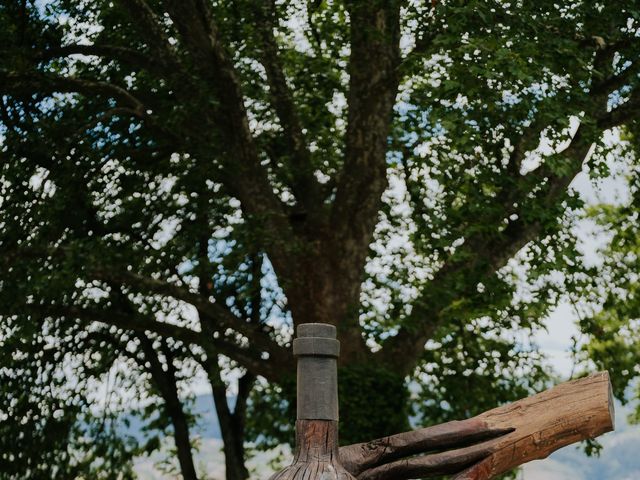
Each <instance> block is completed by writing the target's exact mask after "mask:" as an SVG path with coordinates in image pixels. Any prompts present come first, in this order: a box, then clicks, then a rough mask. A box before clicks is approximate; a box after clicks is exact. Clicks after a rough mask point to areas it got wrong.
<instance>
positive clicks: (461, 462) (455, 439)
mask: <svg viewBox="0 0 640 480" xmlns="http://www.w3.org/2000/svg"><path fill="white" fill-rule="evenodd" d="M613 427H614V413H613V400H612V395H611V385H610V382H609V375H608V373H606V372H602V373H597V374H594V375H591V376H589V377H586V378H582V379H579V380H574V381H571V382H567V383H564V384H561V385H558V386H557V387H554V388H552V389H549V390H547V391H545V392H542V393H540V394H538V395H534V396H532V397H529V398H525V399H523V400H519V401H517V402H514V403H512V404H509V405H505V406H502V407H498V408H495V409H493V410H490V411H488V412H485V413H483V414H481V415H479V416H477V417H474V418H472V419H469V420H463V421H459V422H449V423H445V424H442V425H437V426H435V427H430V428H423V429H420V430H416V431H412V432H406V433H401V434H398V435H392V436H390V437H385V438H381V439H378V440H374V441H372V442H367V443H362V444H357V445H350V446H348V447H343V448H341V449H340V457H341V460H342V462H343V465H344V466H345V468H347V470H349V471H350V472H351V473H352V474H353V475H354V476H356V477H357V478H358V480H382V479H394V480H402V479H408V478H418V477H423V478H424V477H430V476H439V475H443V474H456V473H457V474H458V475H457V476H456V477H454V478H455V480H487V479H490V478H494V477H495V476H497V475H499V474H501V473H504V472H507V471H509V470H511V469H513V468H515V467H517V466H519V465H522V464H524V463H526V462H529V461H531V460H536V459H540V458H545V457H547V456H548V455H549V454H550V453H552V452H554V451H555V450H557V449H559V448H561V447H564V446H566V445H569V444H571V443H575V442H579V441H581V440H586V439H588V438H594V437H597V436H598V435H601V434H603V433H605V432H608V431H611V430H613ZM442 450H447V451H444V452H443V451H442Z"/></svg>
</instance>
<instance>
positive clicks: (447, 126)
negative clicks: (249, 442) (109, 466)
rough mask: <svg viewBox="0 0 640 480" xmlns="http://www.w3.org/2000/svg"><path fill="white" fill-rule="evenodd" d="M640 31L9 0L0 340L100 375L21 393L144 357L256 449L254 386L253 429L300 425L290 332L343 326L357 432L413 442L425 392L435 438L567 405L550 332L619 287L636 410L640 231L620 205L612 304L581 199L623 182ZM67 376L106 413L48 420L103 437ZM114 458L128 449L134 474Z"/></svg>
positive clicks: (243, 4) (143, 373)
mask: <svg viewBox="0 0 640 480" xmlns="http://www.w3.org/2000/svg"><path fill="white" fill-rule="evenodd" d="M639 21H640V8H639V6H638V4H637V2H635V1H633V0H625V1H622V2H590V1H574V2H555V1H546V0H545V1H539V2H524V1H514V2H497V1H488V2H478V1H471V2H462V1H457V0H448V1H438V2H431V1H426V2H419V1H399V0H393V1H386V2H383V1H372V2H355V1H344V2H343V1H320V2H316V1H314V2H302V1H296V2H285V1H275V2H252V1H245V0H240V1H233V2H229V1H209V0H184V1H177V0H162V1H160V0H130V1H110V0H96V1H91V2H89V1H76V0H51V1H47V2H31V1H24V2H15V1H11V0H4V1H3V2H2V3H0V45H1V47H0V48H1V52H0V54H1V57H2V59H3V60H2V65H1V67H0V93H1V94H2V98H1V102H0V114H1V117H0V139H1V143H2V147H1V152H0V155H1V160H2V164H1V166H0V227H1V229H2V232H1V233H0V249H1V250H2V259H1V260H0V261H1V262H2V264H1V266H2V268H1V269H0V310H1V311H0V316H1V317H0V318H1V320H0V325H1V326H2V329H3V330H2V331H3V332H4V333H3V334H2V335H3V336H2V337H0V338H2V341H3V342H5V343H4V344H3V347H2V348H3V351H6V352H12V351H13V349H14V348H15V346H14V345H13V344H12V343H11V342H18V343H20V342H26V343H25V344H26V345H32V346H33V349H34V350H33V351H34V352H35V351H37V350H38V349H37V348H36V345H40V344H47V345H48V344H49V343H52V344H54V345H56V346H58V345H59V347H60V348H61V349H62V351H64V355H67V354H68V355H69V356H70V358H75V359H87V358H89V359H92V358H94V356H95V358H97V360H91V361H86V362H85V361H77V362H76V363H74V364H72V366H71V367H67V366H66V362H65V360H64V359H65V358H66V357H64V355H62V354H61V355H59V356H52V357H51V358H49V357H47V358H42V359H39V358H40V357H34V358H33V361H34V362H35V361H36V360H37V361H38V362H40V363H39V364H34V365H33V366H30V367H29V368H28V369H27V370H25V372H26V373H25V375H21V376H19V377H15V378H14V376H12V374H11V375H10V374H7V378H8V379H10V381H9V380H8V383H7V384H6V385H7V387H6V388H5V387H4V386H3V392H4V393H3V395H7V398H10V399H11V402H12V403H10V405H12V408H17V409H18V410H19V409H26V410H28V409H30V408H32V407H33V404H32V403H30V402H33V401H36V400H33V399H31V398H30V397H28V396H17V397H15V396H12V395H15V392H17V391H20V390H16V389H18V388H19V387H20V385H19V383H15V382H27V383H25V385H40V384H41V383H42V382H43V381H44V380H43V379H44V378H45V376H46V375H47V371H48V370H47V369H49V370H55V369H58V370H60V369H61V368H63V367H64V368H71V369H72V370H73V375H71V376H74V375H75V376H78V377H79V378H81V379H89V378H92V379H102V381H104V379H105V378H106V377H107V376H108V375H109V372H110V371H114V370H116V369H117V368H118V365H122V362H124V363H125V364H126V365H127V368H126V369H125V370H124V373H123V375H124V377H125V378H126V381H127V382H128V383H127V385H128V387H127V388H129V387H131V388H132V389H133V390H135V391H136V392H139V393H140V395H141V396H142V397H143V398H147V399H154V400H153V401H152V400H149V401H150V404H153V405H158V408H161V407H160V405H163V406H164V408H167V409H169V408H170V403H171V402H170V400H168V399H169V398H173V397H172V395H173V394H175V393H176V392H177V393H179V394H180V395H182V394H183V392H184V391H185V390H187V389H188V388H189V385H190V384H191V381H192V380H193V378H195V377H197V376H199V377H198V378H206V379H207V381H209V383H210V386H211V389H212V392H213V394H214V397H216V398H217V400H216V407H217V408H218V414H219V415H221V416H222V417H224V420H225V421H224V422H223V423H224V424H225V425H228V428H226V429H225V430H224V432H223V434H224V435H225V436H226V438H225V448H226V453H227V457H229V458H231V457H233V455H234V453H233V451H234V450H233V448H232V447H233V446H234V445H235V446H236V447H237V446H238V444H240V445H242V441H243V440H244V438H243V435H244V426H245V423H246V422H247V419H246V418H245V417H246V412H245V408H244V407H245V402H246V399H247V398H248V396H249V391H250V390H251V385H252V383H253V378H254V377H256V376H257V377H259V380H258V382H257V386H256V387H255V388H254V396H253V397H252V398H253V401H252V402H249V405H248V408H249V425H248V427H249V429H250V435H251V439H262V440H264V443H265V445H269V444H272V443H273V442H274V441H281V440H282V439H283V438H284V437H286V436H287V435H289V434H290V432H291V425H290V423H289V422H290V418H291V412H292V411H293V403H292V402H291V401H290V399H291V398H292V395H291V391H292V389H291V378H292V373H293V372H292V370H293V365H294V362H293V359H292V356H291V354H290V348H289V347H290V340H291V337H292V333H293V328H294V327H295V325H298V324H300V323H303V322H309V321H313V322H328V323H333V324H336V325H337V326H338V336H339V339H340V341H341V344H342V357H341V376H342V377H343V380H342V382H343V383H342V386H341V392H342V402H343V409H342V411H343V419H344V420H345V422H350V423H351V427H345V428H344V429H343V440H345V441H352V440H353V441H355V440H357V439H363V438H370V437H372V436H376V435H381V434H383V433H392V432H393V431H394V430H398V429H403V428H406V426H407V422H408V416H409V413H410V412H409V409H408V408H407V398H410V399H411V400H415V401H417V402H418V406H417V411H416V412H414V413H415V418H417V419H418V421H419V422H421V423H424V424H432V423H436V422H440V421H445V420H449V419H452V418H460V417H462V416H470V415H473V414H475V413H477V412H479V411H482V410H484V409H487V408H489V407H492V406H495V404H496V403H498V402H505V401H509V400H512V399H514V398H516V397H519V396H523V395H526V394H527V393H529V392H530V391H532V390H537V389H539V388H542V386H543V385H546V384H547V383H548V382H549V381H550V380H551V378H552V375H551V374H550V373H549V371H548V369H547V368H546V366H545V365H544V359H543V358H542V357H541V355H540V354H539V352H538V351H537V347H536V345H535V344H533V343H532V342H531V341H530V338H531V337H532V336H533V335H534V334H535V333H536V332H537V331H539V330H540V329H541V328H543V324H544V319H545V317H546V315H548V313H549V312H550V311H551V310H552V309H553V308H554V307H555V306H556V305H557V304H558V303H559V302H560V301H562V300H563V299H566V298H572V299H573V300H576V299H581V298H588V299H589V301H591V300H592V299H593V298H592V297H594V296H598V295H601V294H605V295H608V296H609V300H608V302H607V304H606V308H605V310H603V312H602V313H601V314H598V315H597V316H594V317H593V318H592V319H591V320H585V321H584V322H583V324H582V325H581V326H582V328H583V329H584V331H585V332H586V333H589V334H594V333H597V332H600V330H599V329H601V333H602V334H599V333H598V334H597V335H594V341H593V342H591V343H590V344H589V347H586V348H587V350H585V354H586V353H589V354H590V355H591V356H592V357H593V358H594V359H595V361H596V362H597V363H598V364H601V365H603V366H604V367H606V368H611V369H613V370H614V371H615V372H616V375H617V376H618V377H619V378H620V379H621V381H620V382H618V387H617V390H616V394H617V395H619V396H622V395H623V393H624V388H625V387H626V382H628V381H630V380H631V379H632V377H634V376H635V375H636V374H637V373H638V372H637V371H636V370H634V368H635V367H634V365H635V364H634V363H633V362H634V358H635V359H637V354H638V351H637V345H636V344H635V343H634V342H631V341H630V340H629V339H630V338H633V336H632V335H631V334H634V335H635V333H637V332H635V330H634V329H635V327H636V326H635V324H634V323H633V322H627V320H628V318H629V317H630V316H633V315H635V313H636V310H637V306H634V305H635V304H634V302H633V301H627V300H632V299H633V298H635V296H633V295H631V294H632V293H633V292H634V289H636V288H637V287H636V286H634V285H635V283H637V282H636V279H635V277H633V276H632V275H631V273H629V272H632V271H633V269H634V268H635V264H634V263H633V262H635V260H636V259H635V257H634V254H633V251H634V250H633V248H636V247H637V245H636V246H635V247H632V246H633V245H635V244H634V243H633V242H635V240H636V239H637V231H636V230H635V226H634V224H633V222H634V221H635V219H636V216H637V214H636V213H633V214H632V213H631V212H630V211H627V210H621V211H617V210H616V212H615V213H611V215H609V214H608V213H606V214H605V217H603V218H604V221H605V222H606V223H607V224H608V225H609V226H610V229H611V230H612V231H613V232H614V238H615V239H618V240H616V242H618V243H615V242H614V243H613V244H612V245H613V246H612V249H613V250H612V252H613V253H612V254H611V258H612V259H613V258H617V259H618V260H617V262H618V263H620V262H621V261H622V259H627V260H628V268H621V269H620V270H618V269H617V268H618V267H617V265H618V263H615V262H614V263H611V264H610V265H609V267H608V272H609V273H608V274H607V279H608V280H610V281H607V282H606V283H605V284H603V285H601V286H600V287H598V288H600V290H598V288H596V289H595V290H594V289H593V288H592V287H591V283H592V282H590V275H591V274H592V272H593V270H590V269H588V268H583V267H582V266H581V265H582V263H583V262H582V260H583V255H582V252H581V250H580V247H579V242H578V240H577V238H576V229H575V227H576V222H577V221H578V219H579V218H580V215H581V214H582V212H583V210H584V204H583V199H581V198H580V196H579V195H578V194H577V193H576V192H575V191H573V189H572V188H571V183H572V181H573V180H574V179H575V178H576V176H579V175H580V174H581V173H583V172H584V173H588V176H589V178H590V181H591V182H593V183H594V184H597V182H598V179H600V178H603V177H605V176H606V175H608V171H609V168H610V167H611V165H612V163H614V164H615V163H616V162H617V161H618V160H617V159H616V158H613V157H612V155H611V151H612V148H613V147H612V142H611V140H610V139H611V137H612V136H613V137H615V135H616V134H617V133H619V132H620V131H624V129H626V131H628V132H631V133H634V129H637V123H636V118H637V114H638V110H639V103H638V93H637V89H638V80H639V79H638V72H639V70H638V65H637V59H638V58H640V42H639V41H638V31H639V30H638V22H639ZM607 139H609V140H607ZM613 143H616V142H615V141H614V142H613ZM631 144H632V145H633V141H632V142H631ZM634 148H635V146H634ZM630 162H631V163H632V164H634V162H635V157H633V158H632V159H631V160H630ZM634 205H635V204H634ZM625 208H626V207H625ZM629 208H631V207H629ZM614 218H615V219H620V218H622V219H626V220H612V219H614ZM620 242H622V243H620ZM628 248H631V251H630V252H627V249H628ZM623 250H624V252H625V253H623ZM623 266H624V265H623ZM625 272H626V273H625ZM618 286H620V287H619V288H622V289H625V290H626V291H627V292H628V293H626V294H625V296H624V298H623V299H624V300H625V301H624V302H620V301H618V300H619V298H618V297H620V295H619V290H618ZM621 327H624V328H623V329H622V330H621ZM625 329H626V330H625ZM627 330H629V333H630V335H626V334H625V335H622V334H621V333H620V332H621V331H627ZM97 337H100V339H97ZM596 337H597V338H596ZM144 338H147V340H148V341H149V342H151V349H150V350H149V349H147V350H146V351H144V348H143V345H144V341H145V340H144ZM45 339H46V340H45ZM32 342H36V343H32ZM43 352H46V350H43ZM153 352H156V353H153ZM96 355H97V356H96ZM156 356H157V357H158V365H160V368H159V369H158V368H155V375H156V377H157V378H164V380H162V381H161V382H160V383H158V382H157V381H154V380H153V378H152V377H153V374H152V372H151V370H150V369H153V365H152V362H150V361H149V358H150V357H151V358H155V357H156ZM4 358H5V357H3V360H2V362H3V365H1V367H4V363H5V360H4ZM6 358H7V359H8V360H6V363H7V364H8V365H9V364H11V362H12V361H19V360H20V359H17V360H16V359H13V357H12V356H11V355H8V356H6ZM12 359H13V360H12ZM38 359H39V360H38ZM94 362H95V365H94ZM636 363H637V362H636ZM156 366H157V365H156ZM7 368H10V367H7ZM11 368H12V367H11ZM25 368H26V367H25ZM64 368H63V369H64ZM3 372H4V371H3ZM245 374H246V376H242V375H245ZM3 375H4V373H3ZM167 375H168V377H167ZM23 377H24V378H23ZM238 377H241V378H244V379H245V381H244V382H242V383H241V382H238V385H237V386H236V384H235V379H236V378H238ZM47 378H48V377H47ZM139 379H143V380H144V381H141V382H139V381H138V380H139ZM167 379H168V380H167ZM154 382H155V383H154ZM45 383H46V382H45ZM229 384H233V388H234V389H236V388H237V390H238V391H242V392H243V393H242V395H240V398H241V401H240V403H239V407H240V408H236V410H237V411H235V412H231V411H230V409H229V406H228V404H227V401H226V398H225V394H224V390H225V388H227V387H228V386H229ZM159 385H163V387H162V388H161V387H160V386H159ZM169 385H173V387H175V388H173V387H172V388H169V389H167V388H166V387H167V386H169ZM58 387H59V388H62V387H64V388H66V389H67V390H69V391H71V392H73V394H74V395H76V396H77V397H78V399H81V400H82V401H80V400H78V403H76V404H72V405H75V407H74V408H71V407H70V408H69V411H68V413H65V415H64V416H63V417H62V418H59V419H57V418H55V416H54V413H53V412H55V411H57V409H56V408H54V406H55V405H56V401H58V402H59V397H58V396H56V395H57V393H55V392H49V391H43V392H42V396H41V398H39V399H37V401H36V403H37V405H40V404H42V405H50V406H52V407H51V408H50V409H43V410H42V412H43V415H44V416H45V417H46V418H45V420H46V422H45V425H48V424H50V425H54V424H55V425H57V423H55V422H62V424H61V426H60V428H58V427H56V428H55V430H56V432H71V431H72V429H73V428H85V427H83V426H82V425H83V424H85V423H86V424H87V425H90V424H92V422H93V420H91V418H93V417H91V416H90V415H89V413H90V412H93V411H94V410H95V407H96V406H97V405H98V402H97V401H96V400H95V399H92V398H90V396H89V395H88V394H87V393H88V392H87V389H90V388H92V387H91V384H90V383H87V382H82V381H76V382H74V381H71V380H69V378H67V377H66V376H65V377H64V378H62V377H61V379H60V380H59V385H58ZM134 387H135V388H134ZM241 387H242V388H241ZM127 388H124V389H123V391H126V390H127ZM372 391H373V392H375V395H372ZM173 396H175V395H173ZM160 397H162V400H160ZM122 401H123V402H124V403H126V402H127V398H126V396H125V395H124V394H123V396H122ZM43 402H44V403H43ZM154 402H157V403H154ZM178 403H180V402H178ZM14 404H15V405H14ZM174 407H175V405H174ZM183 407H184V408H183ZM365 409H377V410H376V412H375V415H369V416H366V415H364V416H363V415H361V414H362V413H363V412H362V410H365ZM183 410H184V411H183ZM167 411H168V410H167ZM173 411H174V417H175V415H176V413H177V412H179V411H183V413H184V412H186V414H187V416H188V408H187V407H185V406H183V405H179V409H177V410H176V409H174V410H173ZM356 412H357V415H356ZM151 413H152V412H149V414H151ZM369 413H371V412H369ZM168 417H169V416H168V415H165V416H164V421H165V425H164V427H168V422H169V420H168ZM38 418H39V417H38ZM367 418H368V419H369V420H370V421H369V420H367ZM147 419H149V417H147ZM172 419H173V417H172ZM33 421H34V422H35V421H36V420H33ZM38 421H39V420H38ZM189 421H190V422H192V421H193V419H190V420H189ZM3 422H4V424H3V428H7V429H15V430H16V431H19V430H20V429H21V428H22V427H20V425H19V422H17V421H16V420H15V417H11V418H9V419H7V418H4V419H3ZM7 422H8V423H7ZM51 422H54V423H51ZM164 427H162V428H164ZM43 428H44V427H43ZM86 431H87V435H89V434H91V433H90V432H92V431H93V430H91V429H89V428H88V427H86ZM225 432H226V433H225ZM45 433H46V432H45ZM95 434H96V433H95V432H94V433H92V434H91V435H95ZM238 437H239V440H238ZM0 438H3V439H8V438H12V437H11V436H10V435H9V436H1V437H0ZM61 438H62V437H58V438H57V439H56V438H53V437H49V436H48V434H47V436H42V437H41V438H40V440H39V441H42V442H44V443H51V445H54V446H55V445H57V446H56V447H55V448H53V447H52V449H51V451H52V452H59V455H62V456H60V457H53V458H52V459H51V461H50V462H48V465H50V466H51V468H54V467H53V465H58V464H61V463H64V461H65V459H66V458H67V457H65V456H64V455H67V456H68V455H69V453H68V449H69V448H70V447H69V442H68V441H67V440H64V438H67V437H64V438H62V439H61ZM2 441H3V442H6V440H2ZM44 443H43V444H44ZM156 443H157V442H156ZM98 445H100V443H99V442H98V443H95V444H94V443H92V444H88V445H86V446H82V445H80V446H78V445H74V446H73V448H74V449H75V450H74V452H76V451H77V452H78V455H79V458H80V457H81V458H86V459H92V458H94V457H95V456H96V455H97V454H95V453H92V452H93V450H92V449H95V448H98ZM117 445H119V446H117ZM117 445H116V444H114V448H115V449H116V450H114V451H113V452H102V453H101V455H102V454H104V455H105V461H107V460H106V458H108V457H109V458H111V457H112V458H113V460H109V461H113V462H116V461H117V462H122V463H125V464H126V463H127V461H128V458H129V457H130V455H132V454H133V451H134V450H135V449H130V448H129V446H128V443H127V442H126V441H123V442H121V444H117ZM182 445H183V447H184V446H185V445H186V449H187V450H188V451H189V452H190V443H189V442H188V441H187V442H186V443H185V442H182ZM0 446H1V447H2V448H0V450H2V449H3V448H4V444H2V445H0ZM148 446H149V447H150V449H151V447H153V446H154V444H153V443H151V444H149V445H148ZM65 449H66V451H67V453H64V452H65ZM241 450H242V449H241V448H237V449H236V450H235V457H234V458H233V459H232V463H233V461H235V462H236V463H237V462H241V459H242V451H241ZM80 451H83V452H85V454H86V457H85V456H83V455H84V454H83V455H80V453H79V452H80ZM122 452H124V453H122ZM52 455H54V453H52ZM55 455H58V453H55ZM25 461H26V460H25ZM87 461H88V460H87ZM87 461H84V460H83V461H82V462H80V463H81V464H83V465H86V464H87V463H86V462H87ZM83 462H84V463H83ZM228 466H229V465H228ZM16 468H18V466H16ZM20 468H22V467H20ZM25 468H26V467H25ZM238 475H240V477H242V475H243V473H242V472H240V473H239V474H238Z"/></svg>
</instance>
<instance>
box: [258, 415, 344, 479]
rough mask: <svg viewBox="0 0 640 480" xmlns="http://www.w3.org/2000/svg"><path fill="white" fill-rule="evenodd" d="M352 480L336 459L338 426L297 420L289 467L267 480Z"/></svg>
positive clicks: (327, 421)
mask: <svg viewBox="0 0 640 480" xmlns="http://www.w3.org/2000/svg"><path fill="white" fill-rule="evenodd" d="M303 479H304V480H315V479H318V480H319V479H322V480H355V479H354V477H353V476H352V475H351V474H350V473H349V472H348V471H347V470H346V469H345V468H344V467H343V466H342V464H341V463H340V457H339V455H338V422H336V421H333V420H297V421H296V454H295V457H294V460H293V463H292V464H291V465H290V466H289V467H287V468H285V469H284V470H282V471H280V472H278V473H276V474H275V475H273V476H272V477H271V479H270V480H303Z"/></svg>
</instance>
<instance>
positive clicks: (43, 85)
mask: <svg viewBox="0 0 640 480" xmlns="http://www.w3.org/2000/svg"><path fill="white" fill-rule="evenodd" d="M0 90H1V91H2V92H4V93H26V94H33V93H41V94H51V93H56V92H57V93H82V94H84V95H96V94H98V95H104V96H107V97H109V98H113V99H115V100H117V101H118V102H119V103H120V104H121V105H122V106H124V107H127V108H128V109H130V110H131V111H132V112H134V113H135V115H136V116H137V117H138V118H145V110H146V109H145V107H144V105H143V103H142V102H141V101H140V100H138V99H137V98H136V97H135V96H134V95H132V94H131V93H130V92H128V91H127V90H126V89H124V88H122V87H119V86H117V85H114V84H112V83H107V82H99V81H95V80H86V79H82V78H73V77H62V76H56V75H45V74H41V73H37V72H31V73H30V74H28V75H27V74H21V73H17V72H1V73H0Z"/></svg>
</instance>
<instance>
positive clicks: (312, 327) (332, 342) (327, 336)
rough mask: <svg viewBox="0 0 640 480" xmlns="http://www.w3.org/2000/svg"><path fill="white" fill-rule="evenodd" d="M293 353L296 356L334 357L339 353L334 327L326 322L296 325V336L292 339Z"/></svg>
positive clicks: (338, 343)
mask: <svg viewBox="0 0 640 480" xmlns="http://www.w3.org/2000/svg"><path fill="white" fill-rule="evenodd" d="M293 354H294V355H295V356H297V357H303V356H304V357H335V358H337V357H338V355H340V342H339V341H338V340H336V327H334V326H333V325H329V324H328V323H303V324H301V325H298V338H296V339H295V340H294V341H293Z"/></svg>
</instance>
